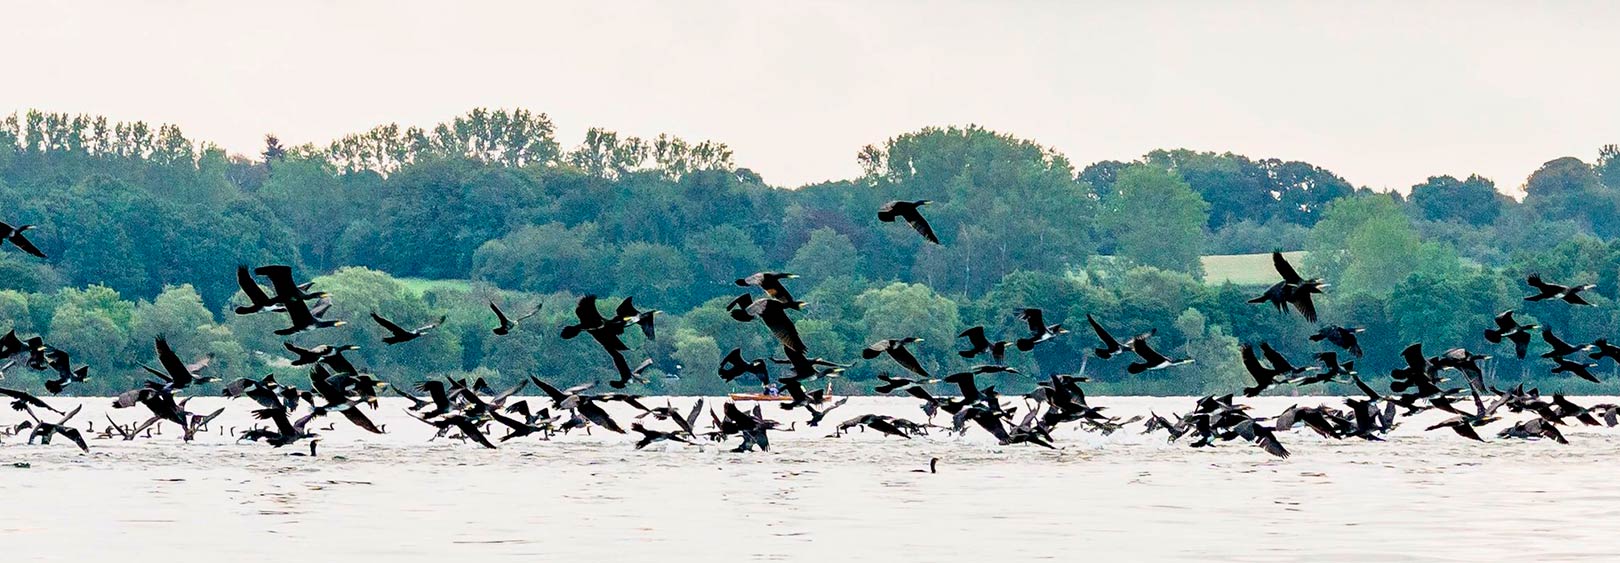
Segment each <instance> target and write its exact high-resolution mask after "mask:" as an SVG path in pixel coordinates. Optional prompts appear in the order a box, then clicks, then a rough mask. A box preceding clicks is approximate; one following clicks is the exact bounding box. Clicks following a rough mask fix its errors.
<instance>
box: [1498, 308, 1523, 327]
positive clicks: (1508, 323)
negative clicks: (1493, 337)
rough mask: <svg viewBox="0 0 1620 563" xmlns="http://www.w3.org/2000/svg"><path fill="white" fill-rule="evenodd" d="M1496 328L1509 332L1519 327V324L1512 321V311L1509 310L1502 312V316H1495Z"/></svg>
mask: <svg viewBox="0 0 1620 563" xmlns="http://www.w3.org/2000/svg"><path fill="white" fill-rule="evenodd" d="M1496 326H1498V327H1501V328H1502V330H1511V329H1512V328H1513V327H1516V326H1519V323H1518V321H1515V320H1513V311H1511V310H1509V311H1503V312H1502V314H1500V315H1497V316H1496Z"/></svg>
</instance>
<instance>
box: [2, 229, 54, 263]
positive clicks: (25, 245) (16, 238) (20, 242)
mask: <svg viewBox="0 0 1620 563" xmlns="http://www.w3.org/2000/svg"><path fill="white" fill-rule="evenodd" d="M6 240H9V241H11V244H15V245H17V248H18V249H20V250H22V251H23V252H27V253H29V254H32V255H34V256H38V257H40V258H44V257H45V253H44V252H40V251H39V248H38V247H36V246H34V243H33V242H32V241H29V240H28V237H25V236H23V234H22V231H13V232H12V233H11V236H10V237H8V238H7V239H6Z"/></svg>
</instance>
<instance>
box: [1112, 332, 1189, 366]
mask: <svg viewBox="0 0 1620 563" xmlns="http://www.w3.org/2000/svg"><path fill="white" fill-rule="evenodd" d="M1131 350H1132V351H1134V352H1136V355H1137V356H1138V357H1140V358H1141V360H1140V361H1137V362H1132V363H1131V365H1128V366H1125V371H1127V372H1130V373H1132V374H1137V373H1142V372H1144V371H1153V370H1161V369H1165V368H1171V367H1175V366H1180V365H1186V364H1190V363H1193V360H1192V358H1181V359H1176V360H1172V359H1170V358H1167V357H1165V356H1164V355H1163V354H1160V353H1159V352H1158V351H1157V350H1154V349H1153V347H1152V346H1150V345H1148V342H1147V339H1145V338H1144V339H1142V340H1138V341H1136V344H1135V345H1134V346H1132V347H1131Z"/></svg>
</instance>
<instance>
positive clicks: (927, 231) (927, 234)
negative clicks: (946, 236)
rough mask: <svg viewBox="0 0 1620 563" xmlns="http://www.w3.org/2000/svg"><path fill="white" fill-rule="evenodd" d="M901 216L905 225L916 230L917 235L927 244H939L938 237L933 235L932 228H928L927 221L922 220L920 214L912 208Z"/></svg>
mask: <svg viewBox="0 0 1620 563" xmlns="http://www.w3.org/2000/svg"><path fill="white" fill-rule="evenodd" d="M901 216H902V217H904V218H905V219H906V223H907V224H909V225H911V228H913V229H916V230H917V234H920V235H922V237H923V238H924V239H927V240H928V242H931V243H934V244H939V236H937V235H935V234H934V227H932V226H930V225H929V224H928V220H927V219H924V218H923V216H922V212H920V211H918V210H917V209H916V208H912V209H911V210H910V211H908V212H906V213H903V214H902V215H901Z"/></svg>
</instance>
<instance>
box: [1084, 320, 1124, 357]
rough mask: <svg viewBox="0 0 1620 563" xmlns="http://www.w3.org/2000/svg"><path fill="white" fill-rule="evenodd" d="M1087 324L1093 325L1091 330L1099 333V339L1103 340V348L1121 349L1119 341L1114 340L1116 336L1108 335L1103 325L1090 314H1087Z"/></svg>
mask: <svg viewBox="0 0 1620 563" xmlns="http://www.w3.org/2000/svg"><path fill="white" fill-rule="evenodd" d="M1086 322H1088V323H1091V330H1092V331H1094V332H1096V333H1097V338H1098V339H1099V340H1102V343H1103V346H1105V347H1107V348H1110V349H1114V348H1119V341H1118V340H1115V339H1114V335H1112V334H1108V331H1107V330H1104V329H1103V327H1102V324H1101V323H1098V322H1097V319H1094V318H1092V317H1091V314H1090V313H1087V314H1086Z"/></svg>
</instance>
